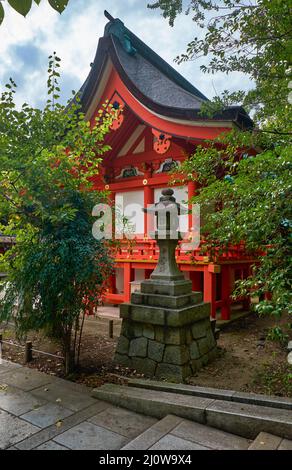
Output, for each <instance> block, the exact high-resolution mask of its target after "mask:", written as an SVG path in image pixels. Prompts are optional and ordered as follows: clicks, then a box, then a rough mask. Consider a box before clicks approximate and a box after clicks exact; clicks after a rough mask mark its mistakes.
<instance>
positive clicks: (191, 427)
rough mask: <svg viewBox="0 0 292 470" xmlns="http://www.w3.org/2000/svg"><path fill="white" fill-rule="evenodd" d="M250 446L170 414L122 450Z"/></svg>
mask: <svg viewBox="0 0 292 470" xmlns="http://www.w3.org/2000/svg"><path fill="white" fill-rule="evenodd" d="M249 445H250V441H249V440H248V439H245V438H243V437H239V436H235V435H233V434H229V433H226V432H224V431H219V430H217V429H214V428H211V427H209V426H205V425H202V424H198V423H194V422H193V421H189V420H187V419H182V418H180V417H178V416H174V415H167V416H166V417H165V418H163V419H161V420H160V421H158V422H157V423H155V424H154V425H152V426H151V427H150V428H148V429H147V430H146V431H144V432H143V433H142V434H140V435H139V436H137V437H136V438H135V439H133V440H132V441H131V442H129V443H128V444H127V445H126V446H124V447H123V448H122V450H148V449H149V450H174V449H179V450H210V449H215V450H246V449H247V448H248V447H249Z"/></svg>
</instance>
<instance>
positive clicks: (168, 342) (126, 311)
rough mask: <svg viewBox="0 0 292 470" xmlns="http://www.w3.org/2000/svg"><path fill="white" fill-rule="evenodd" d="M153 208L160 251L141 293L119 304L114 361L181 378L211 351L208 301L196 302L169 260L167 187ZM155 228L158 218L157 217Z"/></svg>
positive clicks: (169, 194) (170, 232)
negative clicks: (161, 232)
mask: <svg viewBox="0 0 292 470" xmlns="http://www.w3.org/2000/svg"><path fill="white" fill-rule="evenodd" d="M162 194H163V196H162V197H161V198H160V202H159V203H158V204H155V206H154V209H153V212H154V213H155V215H158V217H159V214H160V212H162V211H163V212H164V213H163V220H164V221H165V220H166V224H167V225H166V226H164V227H162V229H163V238H162V239H160V238H159V232H156V233H155V234H154V237H153V238H155V239H157V242H158V245H159V249H160V255H159V261H158V264H157V267H156V269H155V270H154V271H153V273H152V274H151V276H150V279H149V280H145V281H142V282H141V292H134V293H132V295H131V302H130V303H125V304H122V305H121V306H120V315H121V317H122V319H123V321H122V329H121V335H120V337H119V341H118V345H117V349H116V353H115V358H114V361H115V362H116V363H118V364H120V365H123V366H125V367H129V368H133V369H136V370H137V371H138V372H140V373H143V374H144V375H145V376H149V377H155V378H159V379H168V380H171V381H178V382H182V381H184V379H185V378H187V377H188V376H190V375H192V374H194V373H196V371H197V370H199V369H200V368H201V367H202V366H204V365H206V364H207V363H208V362H209V361H211V360H212V359H214V358H215V357H216V355H217V349H216V340H215V338H214V334H213V332H212V329H211V322H210V304H208V303H204V302H202V293H201V292H192V283H191V281H187V280H185V279H184V276H183V274H182V273H181V271H180V270H179V269H178V266H177V264H176V261H175V248H176V245H177V238H178V237H177V234H178V233H176V239H175V238H174V235H175V234H174V229H172V230H170V225H171V223H172V227H173V226H174V227H176V225H178V224H176V223H173V221H171V220H170V218H169V217H167V216H166V214H165V209H168V210H169V213H170V214H173V212H174V211H173V209H174V207H175V208H176V207H178V211H177V214H178V215H179V213H180V212H179V211H180V209H179V205H178V204H176V202H175V198H174V197H172V194H173V191H172V190H171V189H167V190H164V191H162ZM157 225H158V228H159V218H158V224H157Z"/></svg>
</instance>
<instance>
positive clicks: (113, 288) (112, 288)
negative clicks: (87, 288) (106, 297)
mask: <svg viewBox="0 0 292 470" xmlns="http://www.w3.org/2000/svg"><path fill="white" fill-rule="evenodd" d="M108 291H109V292H110V293H111V294H115V293H116V274H112V275H111V276H110V277H109V288H108Z"/></svg>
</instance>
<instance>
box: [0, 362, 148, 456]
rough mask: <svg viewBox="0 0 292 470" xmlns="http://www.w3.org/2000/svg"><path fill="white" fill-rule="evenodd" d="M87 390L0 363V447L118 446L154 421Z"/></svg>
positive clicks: (101, 447)
mask: <svg viewBox="0 0 292 470" xmlns="http://www.w3.org/2000/svg"><path fill="white" fill-rule="evenodd" d="M90 393H91V389H90V388H87V387H84V386H83V385H78V384H74V383H71V382H68V381H66V380H62V379H59V378H57V377H53V376H50V375H46V374H42V373H40V372H38V371H36V370H34V369H29V368H26V367H21V366H20V365H18V364H13V363H9V362H7V361H2V363H1V364H0V449H11V450H16V449H24V450H30V449H40V450H43V449H50V450H67V449H94V450H99V449H103V450H104V449H105V450H110V449H120V448H121V447H123V446H125V445H126V444H127V443H128V442H129V441H131V440H132V439H133V438H135V437H136V436H138V435H139V434H141V433H142V432H143V431H145V430H146V429H148V428H149V427H150V426H152V425H153V424H154V423H155V422H156V421H157V420H156V419H155V418H151V417H148V416H142V415H139V414H137V413H134V412H131V411H127V410H124V409H121V408H118V407H114V406H112V405H110V404H109V403H105V402H102V401H99V400H96V399H94V398H92V397H91V396H90Z"/></svg>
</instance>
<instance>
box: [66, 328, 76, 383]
mask: <svg viewBox="0 0 292 470" xmlns="http://www.w3.org/2000/svg"><path fill="white" fill-rule="evenodd" d="M71 340H72V325H70V326H69V327H68V328H67V331H66V332H65V334H64V338H63V349H64V362H65V375H69V374H71V373H72V372H73V371H74V367H75V351H74V350H72V347H71Z"/></svg>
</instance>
